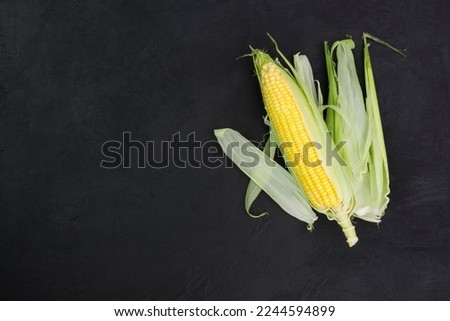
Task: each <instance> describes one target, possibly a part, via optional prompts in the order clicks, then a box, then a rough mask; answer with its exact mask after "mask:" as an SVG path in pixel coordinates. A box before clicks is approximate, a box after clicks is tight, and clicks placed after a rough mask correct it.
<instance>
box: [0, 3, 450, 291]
mask: <svg viewBox="0 0 450 321" xmlns="http://www.w3.org/2000/svg"><path fill="white" fill-rule="evenodd" d="M0 14H1V16H0V60H1V62H0V68H1V69H0V80H1V83H0V85H1V87H0V98H1V101H0V148H1V151H0V161H1V163H0V170H1V175H0V179H1V200H0V202H1V208H0V218H1V220H0V255H1V256H0V297H1V298H2V299H38V300H47V299H57V300H58V299H71V300H72V299H74V300H79V299H122V300H131V299H133V300H141V299H146V300H155V299H186V300H191V299H201V300H202V299H213V300H215V299H225V300H228V299H254V300H262V299H266V300H271V299H296V300H311V299H314V300H316V299H318V300H325V299H326V300H335V299H343V300H347V299H352V300H374V299H379V300H393V299H400V300H404V299H413V300H416V299H432V300H435V299H447V300H449V299H450V273H449V268H450V258H449V249H450V245H449V244H450V210H449V206H450V197H449V186H450V185H449V183H450V174H449V168H450V149H449V147H450V139H449V134H450V130H449V117H450V108H449V83H450V77H449V74H450V45H449V43H450V41H449V36H448V32H449V28H450V23H449V19H448V17H449V14H450V10H449V5H448V2H447V1H391V2H389V3H387V2H386V3H385V1H361V2H360V1H320V2H319V1H283V2H279V3H278V2H275V1H274V2H270V1H211V2H205V1H203V2H196V3H195V4H194V3H193V1H192V3H188V2H187V1H180V2H175V1H159V2H155V1H153V2H151V1H149V2H146V1H137V2H136V1H110V0H108V1H106V0H105V1H59V2H58V1H28V2H27V1H2V2H1V4H0ZM363 31H368V32H372V33H374V34H376V35H378V36H379V37H382V38H384V39H385V40H387V41H389V42H391V43H393V44H395V45H398V46H400V47H407V48H408V52H407V54H408V57H407V58H406V59H404V58H402V57H400V56H398V55H395V54H394V53H393V52H391V51H389V50H387V49H385V48H382V47H381V46H378V45H373V46H372V59H373V63H374V68H375V76H376V80H377V85H378V91H379V95H380V105H381V109H382V116H383V121H384V126H385V136H386V139H387V149H388V154H389V160H390V169H391V180H392V184H391V187H392V193H391V203H390V206H389V208H388V211H387V214H386V216H385V219H384V220H383V222H382V224H381V225H380V227H379V228H377V227H376V226H375V225H372V224H369V223H365V222H361V221H359V222H358V224H357V229H358V233H359V236H360V242H359V243H358V244H357V246H355V247H354V248H352V249H349V248H347V246H346V243H345V241H344V238H343V235H341V231H340V229H339V228H338V227H337V225H336V224H335V223H333V222H329V221H327V220H326V219H325V217H323V216H321V217H320V220H319V221H318V222H317V224H316V228H315V231H314V232H313V233H309V232H308V231H307V230H306V228H305V224H303V223H300V222H298V221H296V220H294V219H293V218H292V217H290V216H289V215H287V214H285V213H284V212H282V210H281V209H280V208H279V207H278V206H277V205H276V204H274V203H273V202H272V201H271V200H270V199H268V198H267V197H266V196H263V197H260V199H259V200H258V202H257V204H256V209H259V210H262V209H267V210H269V211H270V213H271V215H270V216H269V217H266V218H264V219H261V220H252V219H250V218H249V217H248V216H247V215H246V214H245V211H244V208H243V201H244V191H245V187H246V183H247V179H246V177H245V176H244V175H243V174H242V173H241V172H240V171H239V170H237V169H225V168H219V169H214V170H213V169H206V168H201V169H192V168H189V169H178V168H176V167H174V166H170V167H168V168H166V169H164V170H154V169H150V168H146V169H138V168H136V166H135V165H134V166H133V168H131V169H114V170H107V169H102V168H100V166H99V164H100V161H101V159H102V155H101V146H102V144H103V143H104V142H105V141H107V140H112V139H113V140H120V137H121V134H122V132H124V131H130V132H131V134H132V138H133V139H138V140H142V141H146V140H155V141H157V142H159V141H161V140H167V139H169V138H170V137H171V136H172V135H173V134H174V133H176V132H179V131H180V132H181V133H182V135H187V134H188V133H190V132H192V131H195V133H196V137H197V138H198V139H200V140H201V141H203V142H204V141H207V140H211V139H213V135H212V131H213V129H214V128H220V127H231V128H234V129H237V130H239V131H240V132H242V133H243V134H244V135H245V136H246V137H249V138H251V139H260V137H261V136H262V135H263V134H264V132H265V131H266V128H265V126H264V125H263V123H262V120H261V117H262V116H263V114H264V111H263V107H262V102H261V98H260V93H259V89H258V84H257V81H256V79H255V78H254V77H253V76H252V64H251V61H250V60H249V59H243V60H238V61H235V58H236V57H238V56H240V55H242V54H244V53H246V52H248V47H247V45H248V44H252V45H253V46H256V47H265V48H268V49H269V50H270V51H271V52H273V48H272V45H271V43H270V41H268V39H267V37H266V35H265V33H266V32H270V33H272V34H273V35H274V36H275V37H276V38H277V40H278V42H279V44H280V46H281V48H282V49H283V50H284V51H285V53H286V54H289V55H291V54H293V53H295V52H297V51H302V52H303V53H306V54H307V55H308V56H309V58H310V60H311V62H312V64H313V66H314V68H315V75H316V77H317V78H318V79H319V80H321V82H322V83H324V81H325V69H324V68H325V63H324V59H323V49H322V41H323V40H325V39H327V40H330V41H333V40H337V39H339V38H343V37H345V35H347V34H348V35H352V36H353V37H354V38H355V39H356V40H359V37H360V35H361V33H362V32H363ZM356 52H357V57H358V62H361V54H362V53H361V46H360V42H358V48H357V51H356ZM359 67H361V65H360V66H359Z"/></svg>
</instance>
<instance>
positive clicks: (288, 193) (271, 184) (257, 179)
mask: <svg viewBox="0 0 450 321" xmlns="http://www.w3.org/2000/svg"><path fill="white" fill-rule="evenodd" d="M214 134H215V135H216V137H217V141H218V142H219V144H220V146H221V147H222V149H223V151H224V153H225V155H227V156H228V157H229V158H230V159H231V160H232V161H233V162H234V163H235V164H236V165H237V166H238V167H239V168H240V169H241V170H242V171H243V172H244V173H245V174H246V175H247V176H248V177H250V178H251V179H252V181H253V182H254V183H255V184H256V185H258V186H259V187H260V188H261V189H262V190H263V191H265V192H266V193H267V194H268V195H269V196H270V197H271V198H272V199H273V200H274V201H275V202H276V203H277V204H278V205H279V206H280V207H281V208H282V209H283V210H284V211H286V212H287V213H289V214H290V215H292V216H293V217H295V218H297V219H298V220H300V221H303V222H306V223H308V224H310V225H312V224H313V223H314V221H315V220H316V219H317V215H316V214H315V213H314V211H313V210H312V208H311V206H310V205H309V203H308V201H307V200H306V199H305V197H304V196H303V195H302V191H301V190H300V187H299V186H298V184H297V182H296V180H295V179H294V177H293V176H292V175H291V174H290V173H289V172H288V171H287V170H286V169H284V168H283V167H282V166H280V165H279V164H277V163H276V162H275V161H273V160H272V159H270V158H269V157H268V156H267V155H266V154H265V153H264V152H263V151H261V150H260V149H259V148H257V147H256V146H255V145H253V144H252V143H251V142H250V141H249V140H247V139H246V138H245V137H243V136H242V135H241V134H240V133H238V132H237V131H235V130H232V129H229V128H224V129H216V130H215V131H214Z"/></svg>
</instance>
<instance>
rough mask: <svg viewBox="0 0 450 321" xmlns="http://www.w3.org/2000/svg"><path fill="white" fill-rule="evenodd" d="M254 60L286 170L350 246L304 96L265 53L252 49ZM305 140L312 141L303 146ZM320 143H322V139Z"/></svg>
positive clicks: (338, 195)
mask: <svg viewBox="0 0 450 321" xmlns="http://www.w3.org/2000/svg"><path fill="white" fill-rule="evenodd" d="M254 63H255V67H256V72H257V75H258V78H259V81H260V86H261V92H262V96H263V100H264V105H265V107H266V110H267V114H268V116H269V119H270V121H271V124H272V127H273V129H274V132H275V134H276V137H277V140H278V144H279V146H280V148H281V151H282V153H283V156H284V158H285V161H286V163H287V164H288V166H289V167H290V171H291V172H292V173H293V174H294V176H295V178H296V179H297V181H298V183H299V184H300V185H301V187H302V189H303V191H304V193H305V195H306V197H307V199H308V201H309V202H310V204H311V206H312V207H314V208H315V209H316V210H317V211H319V212H322V213H325V214H327V215H328V216H329V217H330V218H333V219H336V221H337V222H338V224H339V225H340V226H341V228H342V230H343V232H344V234H345V236H346V238H347V242H348V244H349V246H353V245H354V244H355V243H356V242H357V241H358V238H357V236H356V232H355V228H354V226H353V224H352V223H351V221H350V217H349V215H348V213H347V210H348V209H347V208H346V207H345V206H344V204H343V203H344V202H343V195H342V191H341V192H339V191H338V188H337V186H336V184H337V183H338V182H337V181H336V180H332V179H331V177H330V170H328V171H327V170H326V169H325V167H324V164H323V162H322V161H321V159H320V157H319V154H318V150H317V148H316V146H315V145H314V144H312V143H314V142H319V143H320V142H321V138H319V137H311V136H312V135H311V133H312V132H313V130H311V129H312V126H314V124H311V123H308V122H307V120H306V119H311V118H312V116H311V115H309V117H306V116H308V115H306V113H307V111H308V108H307V107H306V106H302V105H301V104H304V105H305V104H308V99H307V97H305V94H304V93H303V91H302V89H301V88H300V87H299V86H298V85H297V83H296V82H295V81H294V79H293V78H292V76H291V75H290V74H288V73H287V72H286V71H285V69H284V68H282V67H281V66H280V65H279V64H277V63H276V62H274V61H273V60H272V59H271V58H270V56H268V55H267V54H265V53H263V52H261V51H259V50H254ZM313 107H317V106H313ZM319 121H322V122H323V120H319ZM309 129H310V130H309ZM308 144H312V145H310V146H309V148H307V149H305V146H308ZM321 145H322V146H324V144H323V141H322V142H321ZM305 160H307V162H308V163H309V164H307V162H306V161H305ZM318 161H319V162H320V163H318ZM313 164H314V165H313ZM339 190H341V189H339Z"/></svg>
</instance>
